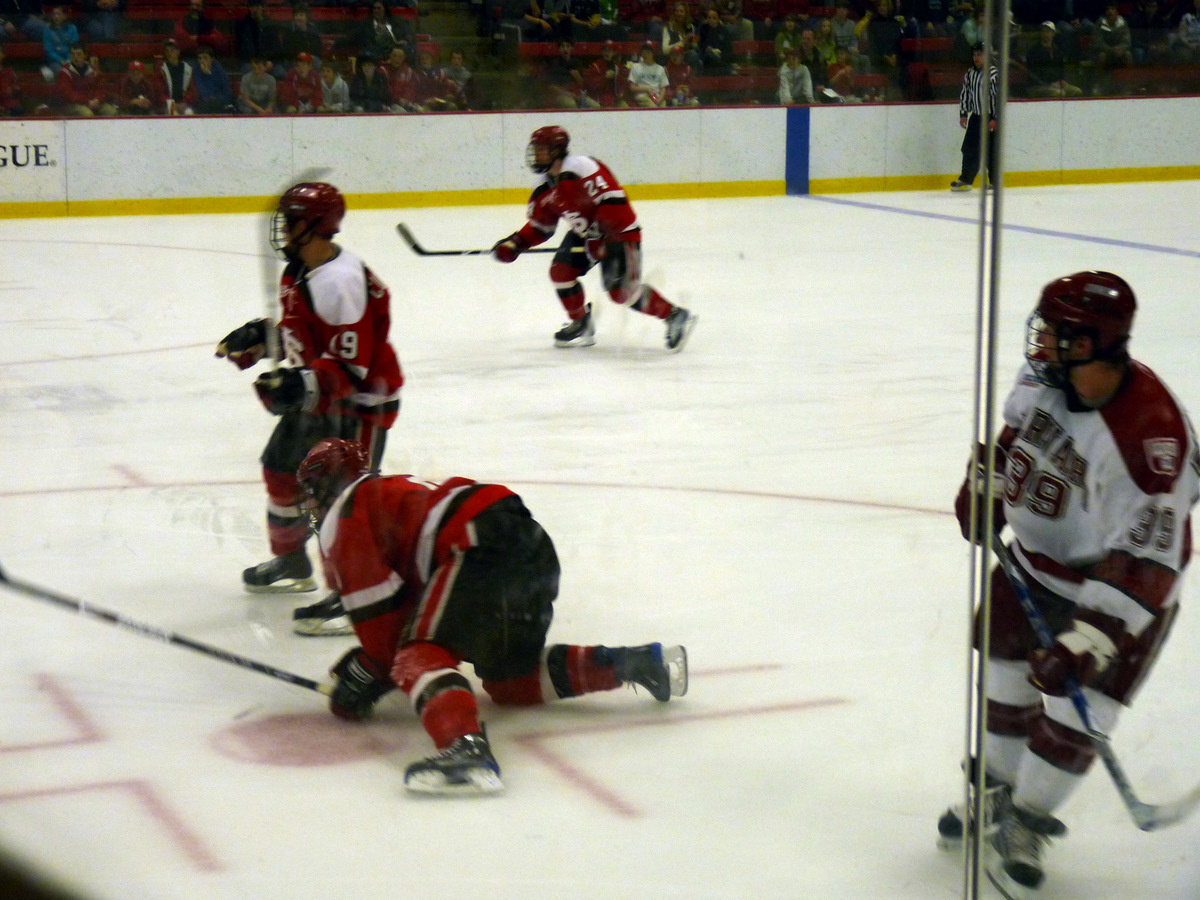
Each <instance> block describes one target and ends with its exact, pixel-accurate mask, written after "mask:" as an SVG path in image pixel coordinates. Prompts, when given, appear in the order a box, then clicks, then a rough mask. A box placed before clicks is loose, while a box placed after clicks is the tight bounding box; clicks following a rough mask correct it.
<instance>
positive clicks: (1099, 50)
mask: <svg viewBox="0 0 1200 900" xmlns="http://www.w3.org/2000/svg"><path fill="white" fill-rule="evenodd" d="M1091 50H1092V62H1093V63H1094V64H1095V66H1096V69H1097V70H1098V71H1100V72H1104V71H1108V70H1112V69H1121V68H1124V67H1125V66H1132V65H1133V38H1132V36H1131V34H1130V31H1129V23H1128V22H1126V21H1125V17H1124V16H1122V15H1121V13H1120V11H1119V10H1118V9H1117V4H1116V3H1111V2H1110V3H1108V4H1106V5H1105V7H1104V17H1103V18H1102V19H1101V20H1100V21H1099V22H1098V23H1097V25H1096V28H1095V29H1094V30H1093V31H1092V41H1091Z"/></svg>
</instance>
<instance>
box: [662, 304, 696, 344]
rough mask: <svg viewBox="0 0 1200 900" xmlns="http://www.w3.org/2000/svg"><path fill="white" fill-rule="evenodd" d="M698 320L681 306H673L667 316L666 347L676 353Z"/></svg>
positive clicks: (685, 341)
mask: <svg viewBox="0 0 1200 900" xmlns="http://www.w3.org/2000/svg"><path fill="white" fill-rule="evenodd" d="M698 321H699V320H698V319H697V318H696V317H695V316H694V315H692V314H691V313H690V312H688V311H687V310H686V309H684V308H683V307H682V306H677V307H675V309H674V310H672V311H671V314H670V315H669V316H667V318H666V322H667V349H668V350H670V351H671V352H672V353H678V352H679V351H680V350H682V349H683V345H684V344H686V343H687V339H688V338H689V337H691V334H692V329H693V328H695V327H696V322H698Z"/></svg>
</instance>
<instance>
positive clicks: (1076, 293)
mask: <svg viewBox="0 0 1200 900" xmlns="http://www.w3.org/2000/svg"><path fill="white" fill-rule="evenodd" d="M1136 311H1137V299H1136V298H1135V297H1134V295H1133V288H1131V287H1130V286H1129V285H1128V283H1126V281H1125V279H1124V278H1121V277H1120V276H1119V275H1114V274H1113V273H1112V272H1094V271H1090V272H1076V273H1075V274H1073V275H1066V276H1064V277H1062V278H1056V279H1055V280H1054V281H1052V282H1050V283H1049V284H1048V285H1046V286H1045V287H1044V288H1042V296H1041V297H1040V298H1039V300H1038V304H1037V307H1036V308H1035V309H1034V311H1033V315H1031V316H1030V317H1029V326H1028V335H1027V339H1026V351H1025V355H1026V358H1027V359H1028V360H1029V363H1030V365H1031V366H1033V369H1034V371H1035V372H1036V374H1037V375H1038V376H1039V377H1040V378H1041V379H1042V380H1044V381H1046V382H1047V383H1049V384H1056V383H1059V382H1060V381H1061V380H1062V379H1063V378H1064V376H1065V373H1066V371H1067V370H1068V369H1069V368H1070V367H1072V366H1078V365H1083V364H1085V363H1089V362H1095V361H1097V360H1105V361H1108V362H1115V363H1121V362H1124V361H1125V360H1127V359H1128V358H1129V352H1128V349H1127V347H1128V344H1129V336H1130V333H1131V332H1132V330H1133V316H1134V313H1135V312H1136ZM1081 337H1086V338H1090V339H1091V342H1092V355H1091V357H1090V358H1088V359H1074V360H1072V359H1070V358H1069V355H1070V351H1071V345H1072V344H1073V342H1074V341H1075V340H1076V339H1078V338H1081Z"/></svg>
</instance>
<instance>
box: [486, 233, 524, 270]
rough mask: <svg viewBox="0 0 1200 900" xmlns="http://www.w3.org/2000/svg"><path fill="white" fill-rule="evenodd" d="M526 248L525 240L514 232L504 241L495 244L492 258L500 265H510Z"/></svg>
mask: <svg viewBox="0 0 1200 900" xmlns="http://www.w3.org/2000/svg"><path fill="white" fill-rule="evenodd" d="M528 248H529V245H528V244H527V243H525V239H524V238H523V237H521V235H520V234H519V233H517V232H515V231H514V232H513V233H512V234H510V235H509V236H508V237H506V238H505V239H504V240H502V241H497V242H496V246H494V247H492V256H494V257H496V259H498V260H499V261H500V262H502V263H510V262H512V261H513V260H514V259H516V258H517V257H518V256H520V255H521V253H522V252H523V251H525V250H527V249H528Z"/></svg>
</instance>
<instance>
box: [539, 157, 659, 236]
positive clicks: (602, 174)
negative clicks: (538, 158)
mask: <svg viewBox="0 0 1200 900" xmlns="http://www.w3.org/2000/svg"><path fill="white" fill-rule="evenodd" d="M526 217H527V218H528V221H527V222H526V223H525V224H524V225H523V226H522V227H521V230H520V232H519V234H520V236H521V238H522V239H524V241H525V242H526V243H527V244H528V245H529V246H530V247H534V246H537V245H538V244H541V243H544V242H545V241H548V240H549V239H550V238H552V237H553V236H554V232H555V230H556V229H557V228H558V220H559V219H560V218H561V219H562V220H563V221H564V222H566V223H567V227H568V228H570V229H571V230H572V231H574V232H576V233H577V234H579V235H580V236H581V237H584V238H586V239H588V240H602V241H640V240H641V239H642V230H641V227H640V226H639V225H638V220H637V215H636V214H635V213H634V211H633V206H632V204H630V202H629V198H628V197H627V196H626V194H625V189H624V188H623V187H621V185H620V183H619V182H618V181H617V179H616V176H615V175H613V173H612V172H611V171H610V170H609V168H608V166H606V165H605V164H604V163H602V162H600V160H598V159H594V158H592V157H590V156H568V157H567V158H566V159H564V160H563V163H562V171H561V172H560V174H559V175H558V177H557V178H556V179H551V177H550V176H549V175H543V176H541V178H540V179H539V180H538V183H537V184H536V185H534V188H533V193H532V194H531V195H530V197H529V206H528V208H527V211H526Z"/></svg>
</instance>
